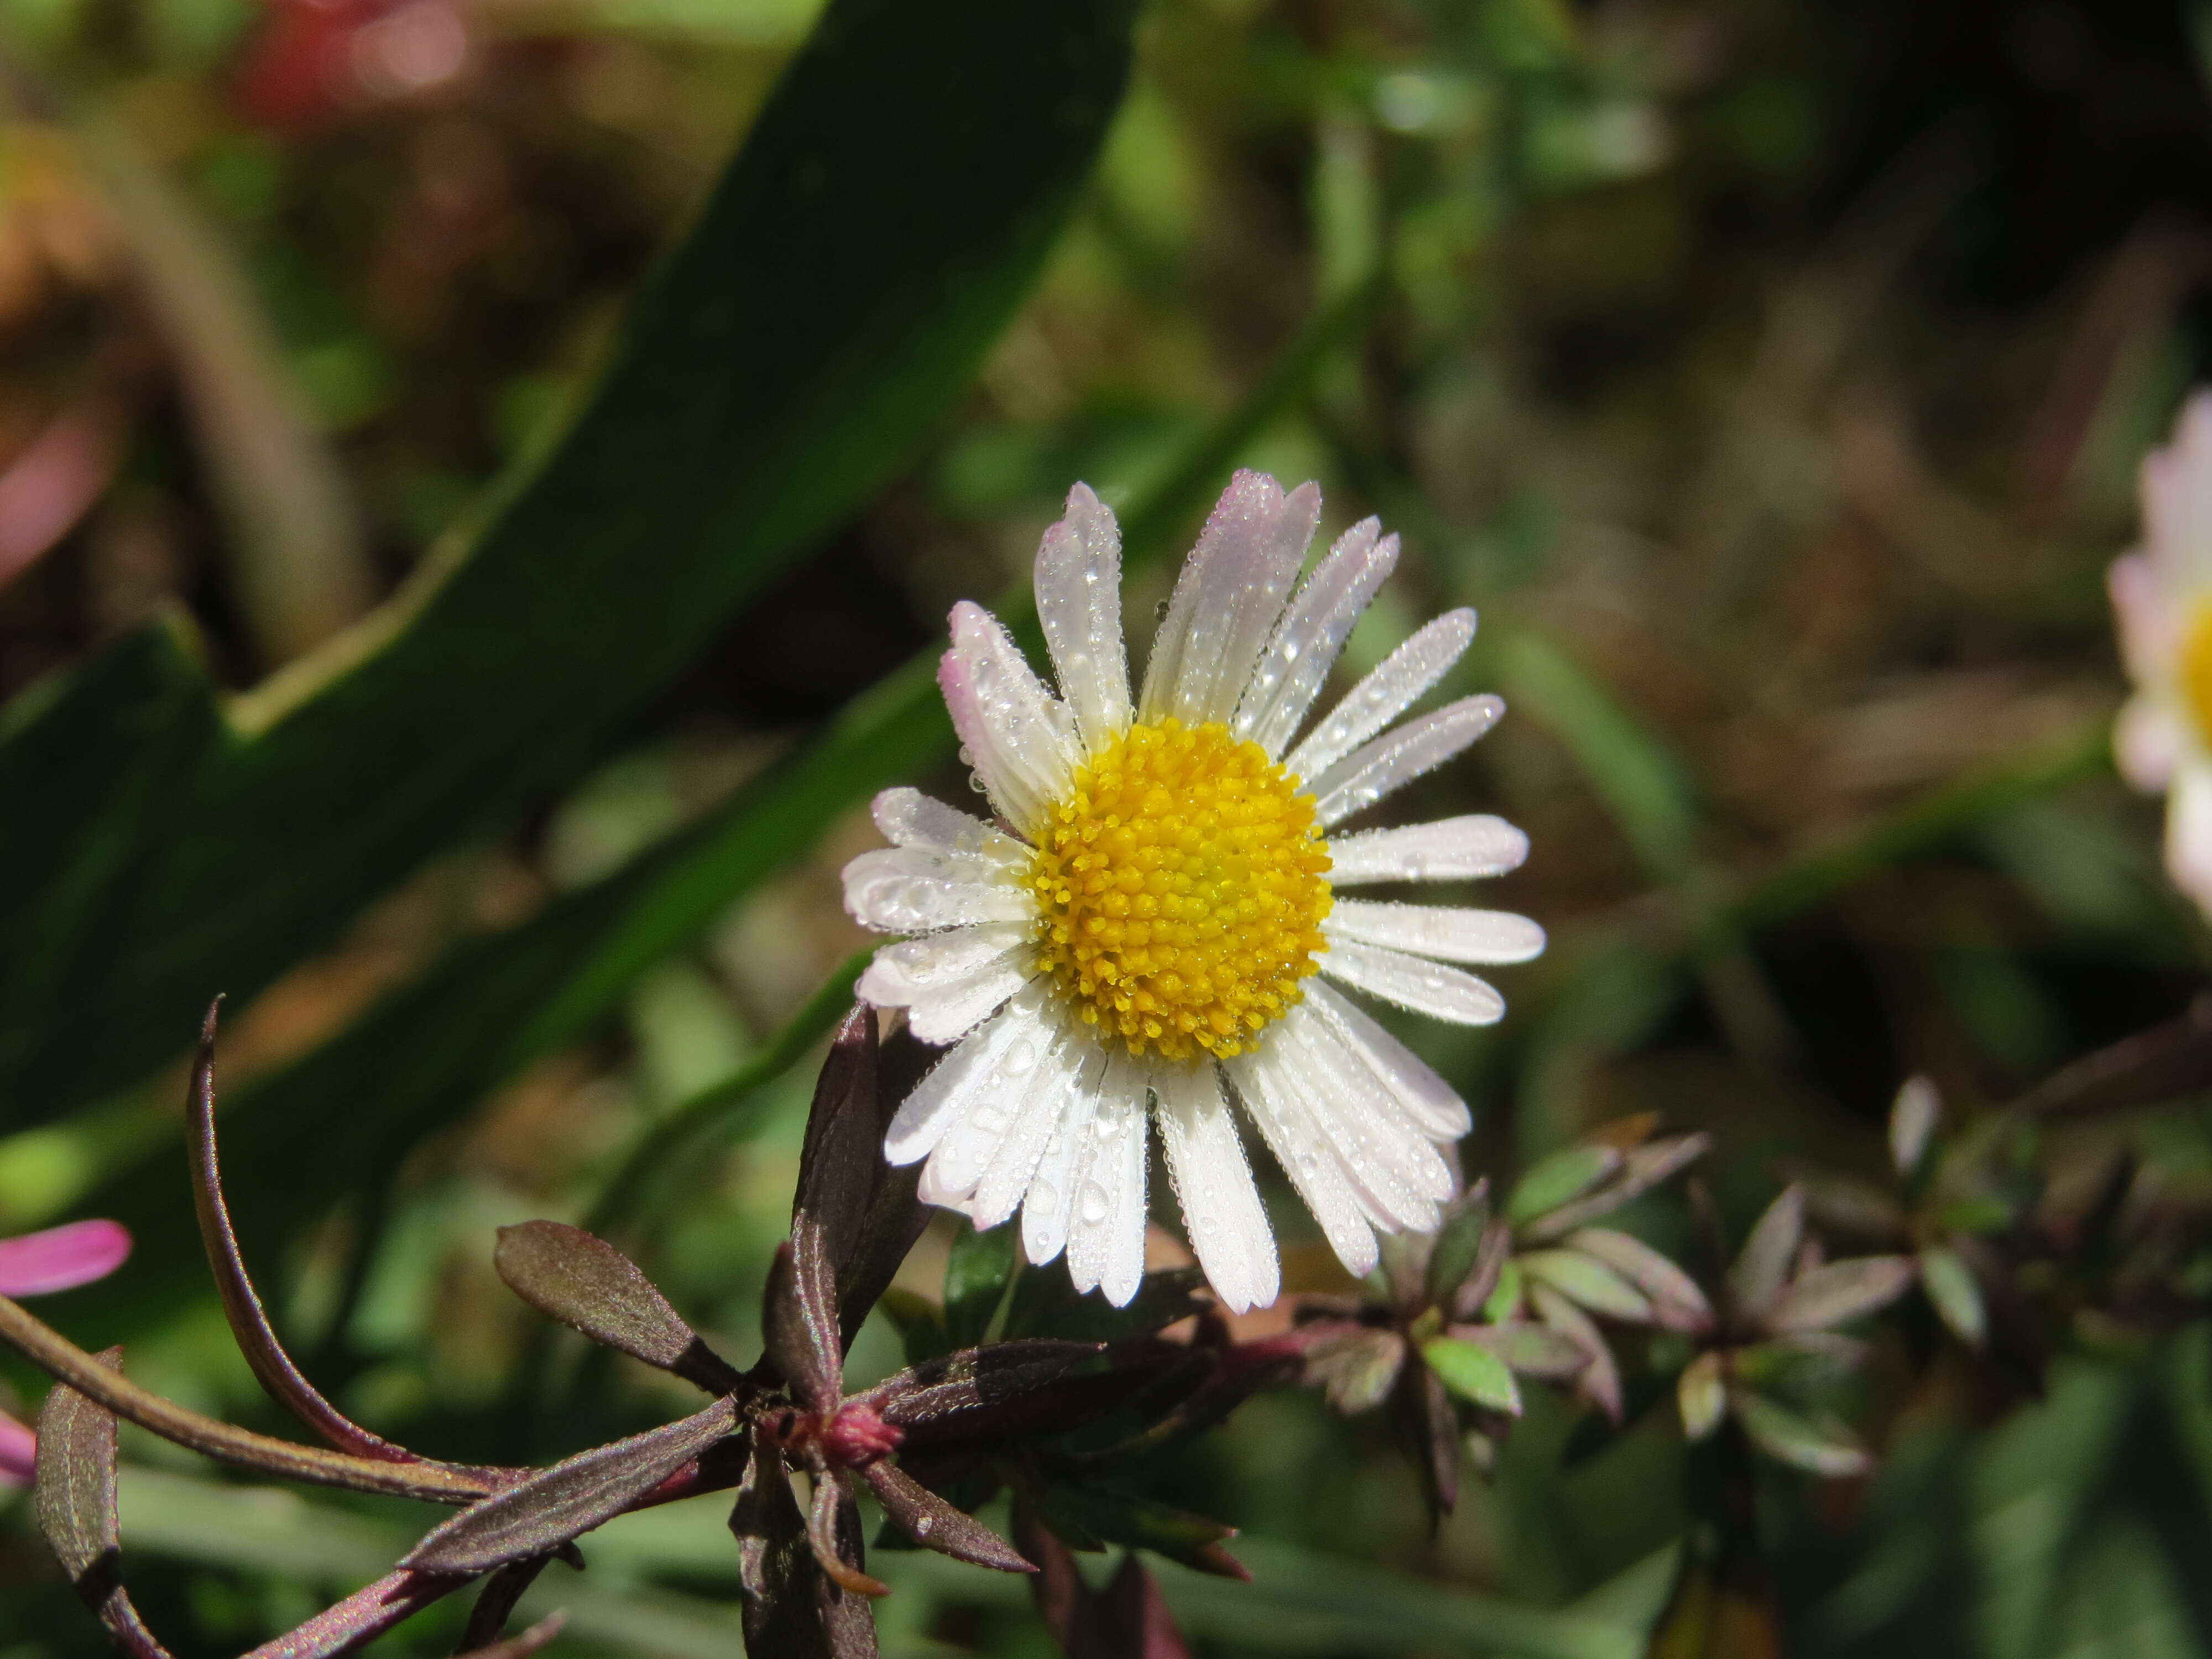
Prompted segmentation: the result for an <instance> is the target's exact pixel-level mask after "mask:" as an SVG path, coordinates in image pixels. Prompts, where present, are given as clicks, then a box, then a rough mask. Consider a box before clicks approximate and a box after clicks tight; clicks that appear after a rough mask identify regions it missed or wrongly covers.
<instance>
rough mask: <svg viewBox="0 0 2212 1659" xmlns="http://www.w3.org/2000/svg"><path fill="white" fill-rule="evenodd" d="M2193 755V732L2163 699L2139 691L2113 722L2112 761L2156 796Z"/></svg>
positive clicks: (2143, 788)
mask: <svg viewBox="0 0 2212 1659" xmlns="http://www.w3.org/2000/svg"><path fill="white" fill-rule="evenodd" d="M2188 752H2189V730H2188V727H2187V726H2185V725H2184V724H2183V721H2182V717H2181V716H2180V715H2179V714H2176V713H2175V712H2174V711H2173V710H2172V708H2168V707H2167V706H2166V703H2165V702H2163V701H2162V700H2161V699H2160V698H2158V697H2156V696H2153V695H2152V694H2151V693H2149V692H2148V691H2139V692H2137V693H2136V695H2135V696H2132V697H2130V698H2129V699H2128V701H2127V702H2126V704H2125V705H2124V707H2123V708H2121V710H2120V714H2119V718H2118V720H2114V721H2113V722H2112V759H2113V762H2114V763H2115V764H2117V765H2118V767H2119V769H2120V775H2121V776H2122V777H2124V778H2125V779H2126V780H2127V781H2129V782H2130V783H2131V784H2133V785H2135V787H2136V788H2138V789H2140V790H2142V792H2143V793H2145V794H2149V795H2154V794H2156V793H2159V792H2160V790H2162V789H2164V788H2165V787H2166V785H2167V784H2168V783H2170V782H2172V781H2173V772H2174V769H2175V768H2176V767H2178V766H2179V765H2180V764H2181V758H2182V757H2183V756H2184V755H2185V754H2187V753H2188Z"/></svg>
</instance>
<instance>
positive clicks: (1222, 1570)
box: [1040, 1486, 1252, 1583]
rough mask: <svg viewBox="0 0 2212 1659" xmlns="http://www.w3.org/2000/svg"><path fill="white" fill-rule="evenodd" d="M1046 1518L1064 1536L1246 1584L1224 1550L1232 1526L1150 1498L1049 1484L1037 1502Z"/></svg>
mask: <svg viewBox="0 0 2212 1659" xmlns="http://www.w3.org/2000/svg"><path fill="white" fill-rule="evenodd" d="M1040 1507H1041V1509H1042V1513H1043V1515H1044V1517H1045V1519H1046V1520H1047V1521H1048V1522H1050V1523H1051V1524H1052V1526H1053V1528H1054V1530H1055V1531H1059V1532H1060V1533H1061V1534H1062V1535H1063V1536H1065V1535H1066V1534H1067V1533H1070V1532H1073V1534H1076V1535H1077V1536H1078V1537H1082V1536H1085V1535H1087V1536H1089V1537H1091V1538H1095V1539H1097V1540H1099V1541H1102V1542H1104V1543H1108V1544H1125V1545H1127V1547H1129V1548H1131V1549H1146V1550H1150V1551H1152V1553H1154V1554H1155V1555H1164V1556H1166V1557H1167V1558H1168V1559H1170V1561H1180V1562H1182V1564H1183V1565H1185V1566H1187V1567H1193V1568H1195V1569H1196V1570H1197V1571H1200V1572H1205V1573H1212V1575H1214V1576H1215V1577H1220V1578H1235V1579H1237V1580H1240V1581H1242V1582H1246V1583H1249V1582H1250V1579H1251V1577H1252V1575H1251V1573H1250V1572H1249V1571H1247V1570H1246V1568H1245V1566H1244V1564H1243V1562H1241V1561H1239V1560H1238V1559H1237V1558H1236V1557H1235V1556H1233V1555H1231V1554H1230V1553H1229V1552H1228V1551H1227V1550H1226V1549H1225V1548H1223V1545H1224V1544H1225V1543H1226V1542H1227V1541H1229V1540H1230V1539H1231V1538H1234V1537H1235V1536H1237V1528H1234V1527H1231V1526H1225V1525H1223V1524H1222V1523H1221V1522H1218V1521H1212V1520H1208V1519H1207V1518H1206V1516H1202V1515H1193V1514H1192V1513H1191V1512H1190V1511H1189V1510H1179V1509H1176V1508H1175V1507H1173V1506H1172V1505H1170V1504H1159V1503H1155V1502H1153V1501H1152V1499H1151V1498H1135V1497H1132V1496H1130V1495H1129V1494H1127V1493H1126V1492H1109V1491H1108V1490H1106V1489H1105V1488H1103V1487H1101V1486H1051V1487H1049V1488H1048V1489H1047V1490H1046V1492H1045V1493H1044V1496H1043V1497H1042V1499H1041V1500H1040Z"/></svg>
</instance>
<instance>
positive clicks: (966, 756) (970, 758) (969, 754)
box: [960, 743, 975, 766]
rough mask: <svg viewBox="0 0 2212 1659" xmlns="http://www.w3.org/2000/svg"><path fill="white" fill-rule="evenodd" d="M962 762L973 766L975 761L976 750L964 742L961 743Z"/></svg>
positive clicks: (964, 764)
mask: <svg viewBox="0 0 2212 1659" xmlns="http://www.w3.org/2000/svg"><path fill="white" fill-rule="evenodd" d="M960 763H961V764H962V765H963V766H973V765H974V764H975V750H972V749H970V748H969V746H968V745H967V744H964V743H963V744H961V745H960Z"/></svg>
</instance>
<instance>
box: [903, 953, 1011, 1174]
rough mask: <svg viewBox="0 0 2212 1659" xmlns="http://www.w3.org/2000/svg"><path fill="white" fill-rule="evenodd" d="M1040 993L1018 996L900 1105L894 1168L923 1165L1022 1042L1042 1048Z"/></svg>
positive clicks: (940, 1065)
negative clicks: (1004, 1056)
mask: <svg viewBox="0 0 2212 1659" xmlns="http://www.w3.org/2000/svg"><path fill="white" fill-rule="evenodd" d="M1042 999H1043V993H1042V992H1041V991H1039V990H1038V989H1037V988H1036V987H1030V989H1028V990H1025V991H1022V992H1019V993H1018V994H1016V995H1015V997H1014V1000H1012V1002H1010V1003H1008V1004H1007V1005H1006V1007H1005V1009H1004V1010H1002V1011H1001V1012H1000V1014H999V1017H998V1018H996V1019H994V1020H993V1021H992V1022H991V1023H990V1024H987V1025H986V1026H984V1027H982V1028H981V1030H976V1031H972V1032H970V1033H969V1035H968V1036H964V1037H963V1038H962V1039H961V1040H960V1042H959V1044H958V1046H957V1047H956V1048H954V1049H953V1050H952V1052H951V1054H947V1055H945V1058H944V1059H943V1060H939V1061H938V1062H937V1064H936V1066H934V1067H933V1069H932V1070H931V1071H930V1073H929V1074H928V1075H927V1076H926V1077H925V1078H923V1079H922V1080H921V1082H919V1083H917V1084H915V1085H914V1089H913V1091H912V1092H911V1093H909V1094H908V1096H907V1097H906V1098H905V1099H904V1100H902V1101H901V1102H900V1103H899V1109H898V1110H897V1112H896V1113H895V1114H894V1115H892V1118H891V1127H890V1131H889V1133H886V1134H885V1135H884V1158H887V1159H889V1160H890V1162H891V1163H893V1164H919V1163H921V1160H922V1159H923V1158H927V1157H928V1156H929V1155H930V1153H931V1152H934V1151H935V1150H936V1149H937V1144H938V1142H939V1141H940V1140H942V1139H945V1134H946V1133H948V1132H949V1131H950V1130H951V1127H952V1126H953V1125H954V1124H956V1123H957V1122H958V1121H960V1119H961V1117H962V1116H963V1115H965V1113H966V1112H967V1110H968V1108H969V1105H970V1104H971V1103H973V1102H974V1100H975V1097H976V1094H977V1093H978V1091H980V1090H981V1089H982V1088H983V1087H984V1086H985V1085H987V1084H988V1083H989V1082H990V1080H991V1079H992V1077H993V1076H994V1074H995V1073H996V1071H997V1068H998V1063H999V1058H1000V1055H1002V1054H1005V1053H1006V1050H1007V1049H1008V1048H1010V1047H1012V1045H1013V1043H1014V1042H1016V1041H1017V1040H1021V1041H1027V1042H1042V1041H1045V1040H1046V1039H1047V1037H1048V1035H1049V1033H1048V1030H1047V1027H1046V1026H1045V1024H1044V1021H1043V1018H1042V1006H1043V1000H1042Z"/></svg>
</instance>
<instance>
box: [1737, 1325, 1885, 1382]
mask: <svg viewBox="0 0 2212 1659" xmlns="http://www.w3.org/2000/svg"><path fill="white" fill-rule="evenodd" d="M1868 1353H1869V1346H1868V1345H1867V1344H1866V1343H1864V1342H1862V1341H1860V1340H1859V1339H1858V1338H1857V1337H1855V1336H1845V1335H1844V1334H1842V1333H1841V1332H1839V1331H1800V1332H1798V1333H1796V1334H1795V1335H1793V1336H1777V1337H1771V1338H1769V1339H1768V1340H1765V1341H1764V1342H1749V1343H1746V1344H1745V1345H1744V1346H1742V1347H1740V1348H1737V1349H1735V1350H1734V1351H1733V1352H1731V1353H1730V1354H1729V1375H1730V1377H1731V1379H1732V1380H1733V1381H1735V1382H1737V1383H1742V1384H1743V1385H1744V1386H1745V1387H1746V1388H1748V1389H1757V1390H1759V1391H1761V1392H1771V1393H1777V1394H1783V1395H1802V1394H1806V1393H1808V1392H1813V1391H1816V1390H1819V1389H1826V1388H1830V1387H1832V1386H1833V1385H1834V1384H1836V1383H1839V1382H1841V1381H1842V1380H1843V1379H1844V1378H1845V1377H1847V1376H1850V1374H1851V1373H1852V1372H1854V1371H1856V1370H1858V1369H1859V1368H1860V1367H1861V1366H1862V1365H1863V1364H1866V1358H1867V1354H1868Z"/></svg>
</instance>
